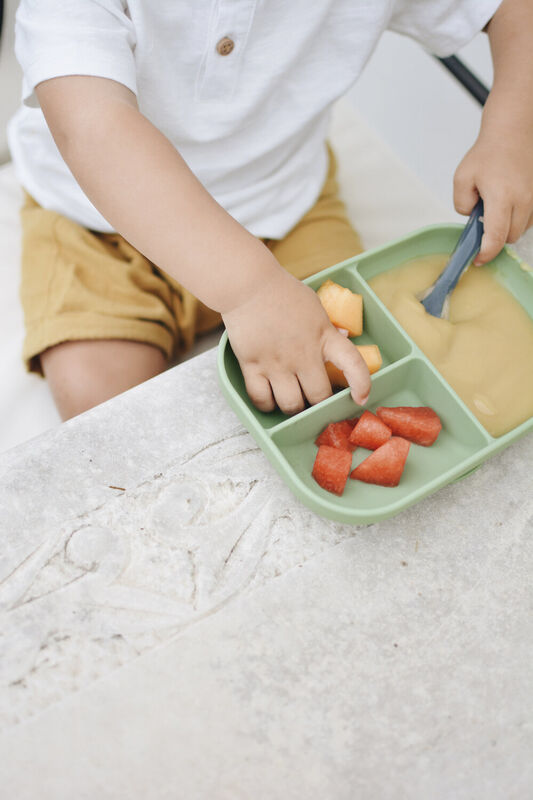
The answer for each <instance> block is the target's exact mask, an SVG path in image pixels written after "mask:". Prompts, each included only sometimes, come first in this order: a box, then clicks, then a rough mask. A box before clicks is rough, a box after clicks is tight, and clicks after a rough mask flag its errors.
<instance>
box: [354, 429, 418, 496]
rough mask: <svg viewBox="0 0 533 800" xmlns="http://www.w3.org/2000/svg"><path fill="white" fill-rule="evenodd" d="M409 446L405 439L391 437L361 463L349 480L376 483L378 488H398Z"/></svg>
mask: <svg viewBox="0 0 533 800" xmlns="http://www.w3.org/2000/svg"><path fill="white" fill-rule="evenodd" d="M410 446H411V445H410V444H409V442H408V441H407V440H406V439H401V438H400V437H399V436H392V437H391V438H390V439H389V441H388V442H385V444H382V445H381V447H378V449H377V450H374V452H373V453H371V454H370V455H369V456H368V458H365V460H364V461H361V463H360V464H359V466H358V467H356V468H355V469H354V470H353V472H352V473H351V475H350V478H355V479H356V480H358V481H364V482H365V483H376V484H377V485H378V486H398V484H399V482H400V478H401V477H402V472H403V468H404V466H405V462H406V459H407V453H408V452H409V448H410Z"/></svg>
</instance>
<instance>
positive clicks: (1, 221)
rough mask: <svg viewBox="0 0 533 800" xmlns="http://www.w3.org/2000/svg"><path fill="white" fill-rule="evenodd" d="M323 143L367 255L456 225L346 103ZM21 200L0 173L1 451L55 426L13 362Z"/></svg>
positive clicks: (33, 382)
mask: <svg viewBox="0 0 533 800" xmlns="http://www.w3.org/2000/svg"><path fill="white" fill-rule="evenodd" d="M330 138H331V142H332V144H333V147H334V149H335V151H336V153H337V156H338V161H339V180H340V185H341V192H342V195H343V197H344V199H345V201H346V204H347V207H348V212H349V216H350V219H351V220H352V222H353V224H354V225H355V227H356V228H357V229H358V231H359V232H360V234H361V236H362V238H363V242H364V244H365V246H366V248H370V247H376V246H377V245H380V244H383V243H385V242H387V241H388V240H390V239H393V238H395V237H397V236H401V235H402V234H404V233H408V232H409V231H411V230H414V229H415V228H419V227H421V226H423V225H428V224H431V223H436V222H446V221H449V220H451V219H456V215H455V214H454V213H453V212H452V211H451V209H445V208H443V207H442V206H441V205H440V203H439V202H438V201H437V200H436V199H435V197H434V196H433V195H432V193H431V192H430V191H429V190H428V188H427V187H425V186H424V184H422V183H421V182H420V180H419V179H418V178H417V177H416V176H415V175H414V174H413V173H412V172H411V171H410V170H409V169H407V168H406V167H405V166H404V165H403V164H402V163H401V162H400V161H399V160H398V159H397V158H396V156H395V155H394V154H393V152H392V151H391V150H390V149H389V148H388V147H387V146H386V145H385V144H384V142H383V141H382V140H381V139H380V138H379V137H378V136H376V134H374V133H373V132H372V131H371V130H370V129H369V127H368V126H367V125H366V124H365V123H364V122H363V120H361V119H360V118H359V117H358V115H357V114H356V113H355V112H354V111H353V109H352V107H351V105H349V103H348V102H347V101H342V102H340V103H338V104H337V106H336V108H335V113H334V117H333V122H332V128H331V137H330ZM450 179H451V178H450ZM20 201H21V191H20V188H19V187H18V185H17V181H16V178H15V174H14V170H13V167H12V165H11V164H7V165H5V166H3V167H0V376H1V377H0V381H1V386H2V390H1V394H0V419H1V420H2V425H1V426H0V452H1V451H3V450H6V449H7V448H9V447H12V446H14V445H16V444H18V443H20V442H22V441H25V440H26V439H29V438H31V437H33V436H36V435H37V434H39V433H42V432H43V431H45V430H46V429H47V428H50V427H51V426H53V425H57V424H58V423H59V416H58V414H57V412H56V410H55V406H54V403H53V401H52V398H51V395H50V392H49V390H48V387H47V384H46V382H45V381H44V380H43V379H42V378H40V377H38V376H36V375H29V374H27V373H26V372H25V369H24V366H23V363H22V360H21V356H20V353H21V349H22V341H23V336H24V328H23V319H22V310H21V307H20V302H19V298H18V286H19V275H20V268H19V262H20V223H19V206H20ZM218 336H219V334H218V333H216V334H214V335H208V336H206V337H203V339H202V340H200V341H199V342H198V345H197V346H196V347H195V348H194V350H193V351H192V353H191V355H196V354H197V353H198V352H201V351H202V350H205V349H206V347H208V346H214V345H215V344H216V342H217V340H218Z"/></svg>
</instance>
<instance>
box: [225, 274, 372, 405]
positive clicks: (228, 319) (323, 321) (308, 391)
mask: <svg viewBox="0 0 533 800" xmlns="http://www.w3.org/2000/svg"><path fill="white" fill-rule="evenodd" d="M222 318H223V320H224V324H225V325H226V329H227V331H228V336H229V339H230V342H231V346H232V348H233V352H234V353H235V355H236V357H237V359H238V361H239V364H240V366H241V370H242V373H243V376H244V380H245V384H246V391H247V392H248V395H249V396H250V399H251V400H252V402H253V403H254V405H255V406H257V408H258V409H260V411H266V412H268V411H272V410H273V409H274V407H275V405H276V403H277V405H278V406H279V408H280V409H281V410H282V411H283V412H284V413H285V414H296V413H298V412H299V411H302V410H303V409H304V408H305V399H307V400H308V402H309V403H310V404H311V405H314V404H315V403H318V402H320V401H321V400H325V398H326V397H329V396H330V395H331V393H332V392H331V385H330V383H329V380H328V376H327V373H326V369H325V367H324V361H332V362H333V363H334V364H335V366H336V367H338V368H339V369H341V370H342V371H343V372H344V374H345V375H346V379H347V381H348V383H349V385H350V388H351V392H352V397H353V399H354V401H355V402H356V403H358V404H359V405H364V404H365V403H366V401H367V399H368V395H369V392H370V375H369V372H368V369H367V367H366V364H365V362H364V361H363V359H362V358H361V356H360V355H359V352H358V351H357V348H356V347H355V346H354V345H353V344H352V343H351V342H350V341H349V340H348V339H346V338H345V337H344V336H342V334H340V333H338V332H337V330H336V329H335V327H334V326H333V325H332V324H331V322H330V321H329V319H328V317H327V314H326V312H325V311H324V309H323V308H322V305H321V303H320V300H319V299H318V297H317V296H316V294H315V292H314V291H313V290H312V289H310V288H309V287H308V286H306V285H305V284H303V283H300V281H299V280H297V279H296V278H294V277H293V276H292V275H290V274H289V273H287V272H285V271H283V270H281V269H280V270H279V272H276V274H275V275H274V276H273V277H272V278H271V279H270V280H269V281H268V283H266V284H263V285H262V286H261V288H260V289H258V290H257V291H256V292H255V293H254V294H253V295H252V296H251V297H249V298H248V299H247V300H246V301H245V302H243V303H241V304H240V305H239V306H237V307H236V308H233V309H232V310H231V311H227V312H225V313H223V315H222Z"/></svg>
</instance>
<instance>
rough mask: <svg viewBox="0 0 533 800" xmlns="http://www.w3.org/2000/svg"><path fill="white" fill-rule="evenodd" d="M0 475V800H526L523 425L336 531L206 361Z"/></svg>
mask: <svg viewBox="0 0 533 800" xmlns="http://www.w3.org/2000/svg"><path fill="white" fill-rule="evenodd" d="M389 185H391V184H389ZM399 186H400V184H399ZM376 202H377V201H376ZM380 202H381V201H380ZM396 224H398V222H397V220H396ZM421 224H422V223H421ZM529 247H530V248H531V245H529ZM530 252H531V253H533V248H531V249H530ZM0 474H1V478H0V527H1V537H2V538H1V541H2V546H1V556H0V637H1V638H0V726H1V733H0V795H1V796H2V798H3V797H6V798H16V799H17V800H67V798H68V800H72V798H75V800H94V798H98V800H108V798H109V800H115V798H117V800H118V799H120V800H123V798H128V800H163V799H165V800H166V798H172V800H176V799H178V800H181V798H184V799H185V798H186V800H250V799H253V800H278V798H279V800H293V799H294V800H315V799H316V800H367V799H368V800H388V799H389V798H390V800H403V799H404V798H406V799H408V800H412V799H413V800H419V799H420V800H426V798H432V799H433V798H439V799H440V798H446V800H448V799H449V800H463V799H464V800H473V799H474V800H475V799H477V798H483V800H500V799H501V800H511V799H512V800H526V798H528V799H529V798H530V797H531V796H532V791H533V788H532V787H533V759H532V753H533V720H532V714H531V711H532V697H533V680H532V674H533V673H532V669H531V664H532V662H533V644H532V641H533V637H532V634H533V628H532V622H531V601H532V597H533V592H532V589H531V574H532V571H533V542H532V536H531V534H533V480H532V477H531V476H532V474H533V447H532V438H531V437H529V438H526V439H522V440H521V441H519V442H517V443H516V444H514V445H513V446H512V447H510V448H509V449H508V450H506V451H505V452H503V453H501V454H499V455H497V456H496V457H494V458H493V459H491V460H490V461H488V462H487V463H486V464H484V465H483V466H482V467H481V468H480V469H479V470H478V471H477V472H475V473H473V474H472V475H470V476H469V477H467V478H466V479H464V480H462V481H460V482H459V483H456V484H454V485H451V486H448V487H446V488H445V489H443V490H441V491H440V492H438V493H437V494H435V495H433V496H432V497H429V498H428V499H426V500H425V501H424V502H422V503H420V504H419V505H416V506H414V507H412V508H411V509H409V510H407V511H406V512H404V513H403V514H401V515H400V516H398V517H396V518H394V519H392V520H389V521H386V522H383V523H380V524H376V525H371V526H368V527H359V528H358V527H351V526H348V525H339V524H335V523H333V522H330V521H327V520H324V519H321V518H319V517H317V516H316V515H315V514H313V513H312V512H310V511H309V510H307V509H306V508H305V507H303V506H302V505H301V504H300V503H299V502H298V501H297V500H296V499H295V498H294V497H293V496H292V495H291V494H290V492H289V491H288V489H287V488H286V487H285V486H284V484H283V483H282V482H281V480H280V479H279V478H278V476H277V474H276V473H275V472H274V471H273V469H272V468H271V467H270V465H269V464H268V462H267V461H266V459H265V457H264V456H263V454H262V452H261V451H260V450H259V449H258V448H257V446H256V444H255V442H254V441H253V439H252V438H251V437H250V436H249V435H248V433H247V432H246V431H245V430H244V429H243V427H242V426H241V424H240V423H239V422H238V420H237V418H236V417H235V415H234V414H233V412H232V411H231V410H230V409H229V408H228V407H227V405H226V403H225V401H224V400H223V398H222V395H221V393H220V390H219V388H218V384H217V379H216V369H215V352H214V351H212V350H211V351H208V352H206V353H203V354H202V355H199V356H197V357H196V358H194V359H192V360H191V361H188V362H186V363H184V364H182V365H180V366H178V367H176V368H175V369H173V370H170V371H169V372H167V373H165V374H164V375H161V376H159V377H157V378H155V379H153V380H151V381H149V382H147V383H146V384H143V385H142V386H139V387H137V388H136V389H133V390H131V391H129V392H127V393H126V394H124V395H122V396H120V397H117V398H115V399H113V400H111V401H109V402H108V403H106V404H104V405H102V406H100V407H98V408H96V409H94V410H92V411H91V412H89V413H87V414H84V415H82V416H80V417H78V418H76V419H74V420H72V421H70V422H68V423H66V424H65V425H62V426H59V427H56V428H53V429H52V430H49V431H48V432H46V433H44V434H43V435H41V436H40V437H38V438H37V439H34V440H32V441H30V442H27V443H25V444H22V445H20V446H19V447H17V448H15V449H13V450H10V451H8V452H7V453H5V454H3V455H1V456H0Z"/></svg>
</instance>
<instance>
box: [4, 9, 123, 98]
mask: <svg viewBox="0 0 533 800" xmlns="http://www.w3.org/2000/svg"><path fill="white" fill-rule="evenodd" d="M134 50H135V31H134V28H133V24H132V22H131V19H130V18H129V16H128V14H127V11H126V3H125V0H61V2H59V0H22V1H21V3H20V5H19V7H18V10H17V14H16V18H15V53H16V56H17V59H18V61H19V63H20V65H21V67H22V72H23V81H22V100H23V102H24V103H25V104H26V105H28V106H33V107H36V106H38V105H39V103H38V100H37V97H36V95H35V91H34V90H35V87H36V85H37V84H38V83H40V82H41V81H45V80H48V79H49V78H57V77H61V76H65V75H93V76H95V77H99V78H110V79H112V80H115V81H118V83H122V84H124V86H127V88H128V89H130V90H131V91H132V92H134V93H135V94H136V93H137V82H136V70H135V57H134Z"/></svg>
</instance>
